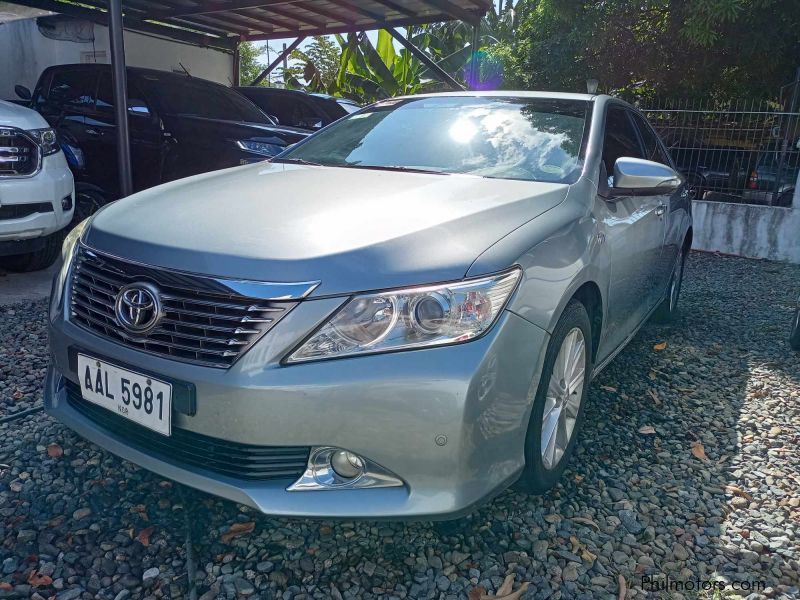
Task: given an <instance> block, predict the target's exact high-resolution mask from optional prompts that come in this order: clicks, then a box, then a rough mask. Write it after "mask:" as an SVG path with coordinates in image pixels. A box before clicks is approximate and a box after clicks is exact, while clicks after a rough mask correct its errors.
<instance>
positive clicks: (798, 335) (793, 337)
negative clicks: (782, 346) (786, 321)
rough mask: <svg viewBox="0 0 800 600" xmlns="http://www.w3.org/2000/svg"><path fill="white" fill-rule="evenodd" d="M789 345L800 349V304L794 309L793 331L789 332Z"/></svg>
mask: <svg viewBox="0 0 800 600" xmlns="http://www.w3.org/2000/svg"><path fill="white" fill-rule="evenodd" d="M789 345H790V346H791V347H792V349H794V350H800V306H798V307H797V308H796V309H795V311H794V319H793V320H792V331H791V333H790V334H789Z"/></svg>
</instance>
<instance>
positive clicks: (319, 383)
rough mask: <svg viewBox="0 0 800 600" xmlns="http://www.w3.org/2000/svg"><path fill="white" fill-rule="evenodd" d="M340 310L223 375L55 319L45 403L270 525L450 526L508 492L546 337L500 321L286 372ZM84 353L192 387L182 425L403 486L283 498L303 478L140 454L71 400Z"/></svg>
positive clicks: (307, 313) (315, 304)
mask: <svg viewBox="0 0 800 600" xmlns="http://www.w3.org/2000/svg"><path fill="white" fill-rule="evenodd" d="M341 303H342V299H319V300H307V301H304V302H301V303H300V304H299V305H298V306H297V307H296V308H295V309H294V310H293V311H292V312H291V313H289V315H287V316H286V317H285V318H284V319H283V320H281V321H280V322H279V323H278V324H277V325H276V326H275V327H274V328H273V329H272V330H270V332H269V333H268V334H267V335H266V336H265V337H264V338H262V339H261V340H260V341H259V342H257V343H256V344H255V345H254V346H253V347H252V348H251V349H250V350H249V351H248V352H247V353H246V354H245V355H244V356H242V358H241V359H240V360H239V361H238V362H236V363H235V364H234V365H233V366H232V367H231V368H229V369H226V370H221V369H214V368H207V367H202V366H195V365H191V364H186V363H179V362H175V361H171V360H167V359H164V358H160V357H156V356H151V355H147V354H143V353H141V352H139V351H136V350H133V349H130V348H127V347H124V346H121V345H118V344H116V343H114V342H112V341H109V340H106V339H103V338H100V337H98V336H96V335H94V334H92V333H89V332H87V331H85V330H83V329H81V328H79V327H77V326H76V325H74V324H72V323H70V322H69V321H67V320H65V319H64V318H63V317H62V316H60V315H59V316H57V317H56V318H55V320H54V321H52V322H51V328H50V340H51V353H52V366H51V368H50V370H49V372H48V376H47V382H46V386H45V407H46V409H47V411H48V412H49V413H50V414H52V415H53V416H54V417H56V418H57V419H59V420H60V421H62V422H63V423H65V424H66V425H67V426H69V427H70V428H72V429H74V430H75V431H76V432H78V433H79V434H80V435H82V436H83V437H85V438H87V439H89V440H91V441H93V442H95V443H97V444H98V445H100V446H102V447H103V448H106V449H107V450H109V451H111V452H113V453H115V454H117V455H119V456H121V457H123V458H126V459H128V460H131V461H132V462H134V463H137V464H139V465H141V466H142V467H144V468H146V469H149V470H151V471H154V472H156V473H158V474H160V475H162V476H165V477H168V478H170V479H174V480H176V481H178V482H180V483H183V484H186V485H188V486H191V487H194V488H197V489H200V490H203V491H206V492H209V493H211V494H215V495H218V496H222V497H224V498H228V499H230V500H234V501H237V502H240V503H242V504H246V505H249V506H252V507H254V508H257V509H259V510H261V511H262V512H264V513H267V514H272V515H281V516H289V517H333V518H447V517H453V516H457V515H459V514H461V513H463V512H466V511H468V510H469V509H470V508H471V507H472V506H474V505H475V504H478V503H480V502H481V501H483V500H485V499H487V498H489V497H491V496H492V495H494V494H495V493H497V492H499V491H500V490H502V489H503V488H504V487H505V486H507V485H508V484H510V483H511V482H513V481H514V480H515V479H516V477H517V476H518V475H519V472H520V470H521V469H522V467H523V465H524V455H523V444H524V440H525V434H526V429H527V422H528V416H529V411H530V405H531V400H530V398H532V394H531V389H535V388H532V387H531V386H532V385H534V386H535V384H536V382H537V381H538V375H539V372H540V369H541V362H542V359H543V354H544V348H545V347H546V343H547V333H546V332H545V331H543V330H542V329H539V328H538V327H536V326H534V325H532V324H531V323H529V322H528V321H525V320H524V319H522V318H521V317H518V316H516V315H514V314H512V313H509V312H505V313H504V314H503V315H502V316H501V318H500V319H499V321H498V323H497V324H496V326H495V327H494V328H493V329H492V330H491V331H490V332H489V334H487V335H486V336H484V337H483V338H480V339H478V340H474V341H472V342H469V343H465V344H461V345H455V346H449V347H441V348H433V349H425V350H416V351H409V352H396V353H387V354H379V355H373V356H362V357H355V358H348V359H338V360H330V361H321V362H314V363H305V364H298V365H291V366H283V365H281V364H280V359H281V358H282V357H283V356H285V355H286V354H287V353H288V352H289V351H290V350H291V349H292V347H293V346H294V345H295V344H296V343H297V341H298V340H299V339H301V338H302V337H303V336H304V334H305V333H306V332H310V331H311V330H313V329H314V328H315V327H316V325H317V324H318V323H319V322H320V321H321V320H322V319H324V318H325V317H326V316H327V315H328V314H330V313H331V312H332V311H333V310H335V309H336V308H337V307H338V306H339V305H340V304H341ZM76 348H80V349H81V351H82V352H84V353H89V354H92V355H96V356H98V357H99V358H103V359H104V360H107V361H109V362H112V363H113V362H117V363H119V364H123V365H126V366H128V367H130V368H133V369H135V368H139V369H141V370H143V371H145V372H150V373H153V374H162V375H163V376H164V377H167V378H171V379H175V380H180V381H185V382H190V383H192V384H193V385H194V386H195V389H196V412H195V414H194V415H193V416H189V415H188V414H184V413H180V412H175V411H173V428H182V429H185V430H188V431H192V432H195V433H199V434H204V435H208V436H212V437H216V438H223V439H225V440H229V441H233V442H239V443H244V444H260V445H275V446H311V447H319V446H335V447H339V448H344V449H347V450H350V451H352V452H355V453H358V454H359V455H361V456H364V457H366V458H367V459H368V460H370V461H372V462H374V463H377V464H378V465H380V466H382V467H383V468H385V469H387V470H388V471H390V472H391V473H393V474H394V475H396V476H397V477H398V478H400V479H401V480H402V481H403V483H404V485H403V486H400V487H385V488H374V489H369V488H367V489H345V490H343V489H337V490H305V491H287V488H288V487H289V486H290V485H291V484H292V483H294V480H292V479H287V480H268V481H252V480H240V479H237V478H234V477H228V476H224V475H220V474H218V473H214V472H210V471H207V470H205V469H202V468H198V467H194V466H188V465H186V464H181V463H179V462H177V461H174V460H171V459H170V458H168V457H165V456H161V455H155V454H153V453H150V452H148V451H147V450H146V449H142V448H141V447H134V446H131V445H129V444H127V443H124V442H122V441H121V440H120V439H118V438H116V437H114V436H113V435H111V434H110V432H109V431H107V430H104V429H103V428H102V427H101V426H99V425H98V423H96V422H94V421H92V420H90V419H89V418H87V417H85V416H84V415H83V414H82V413H80V412H78V411H77V410H76V409H75V408H74V407H73V406H71V405H70V404H69V403H68V402H67V401H66V393H65V389H64V387H63V385H62V384H63V382H64V381H63V379H62V378H66V379H69V380H71V381H73V382H77V381H78V378H77V374H76V373H75V372H74V367H71V366H70V352H72V353H74V351H75V349H76ZM445 438H446V443H444V444H443V445H442V442H443V441H444V440H445Z"/></svg>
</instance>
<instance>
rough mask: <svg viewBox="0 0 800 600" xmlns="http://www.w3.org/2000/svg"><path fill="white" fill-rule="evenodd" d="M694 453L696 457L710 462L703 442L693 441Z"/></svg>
mask: <svg viewBox="0 0 800 600" xmlns="http://www.w3.org/2000/svg"><path fill="white" fill-rule="evenodd" d="M692 455H694V457H695V458H697V459H699V460H702V461H703V462H708V457H707V456H706V449H705V448H704V447H703V443H702V442H692Z"/></svg>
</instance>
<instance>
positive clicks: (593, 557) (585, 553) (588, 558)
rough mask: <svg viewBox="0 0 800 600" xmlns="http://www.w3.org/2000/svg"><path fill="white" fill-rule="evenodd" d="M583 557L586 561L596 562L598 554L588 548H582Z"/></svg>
mask: <svg viewBox="0 0 800 600" xmlns="http://www.w3.org/2000/svg"><path fill="white" fill-rule="evenodd" d="M581 558H582V559H583V560H585V561H586V562H594V561H595V560H597V554H595V553H594V552H590V551H589V549H588V548H584V549H583V550H581Z"/></svg>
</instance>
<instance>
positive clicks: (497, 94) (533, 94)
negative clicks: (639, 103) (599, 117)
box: [402, 90, 610, 102]
mask: <svg viewBox="0 0 800 600" xmlns="http://www.w3.org/2000/svg"><path fill="white" fill-rule="evenodd" d="M440 96H441V97H456V98H458V97H464V98H470V97H487V98H552V99H554V100H584V101H587V102H588V101H593V100H597V99H599V98H601V97H606V98H610V96H603V95H601V94H574V93H571V92H545V91H522V90H520V91H513V90H493V91H486V90H484V91H464V92H438V93H435V94H414V95H412V96H402V97H403V98H435V97H440Z"/></svg>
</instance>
